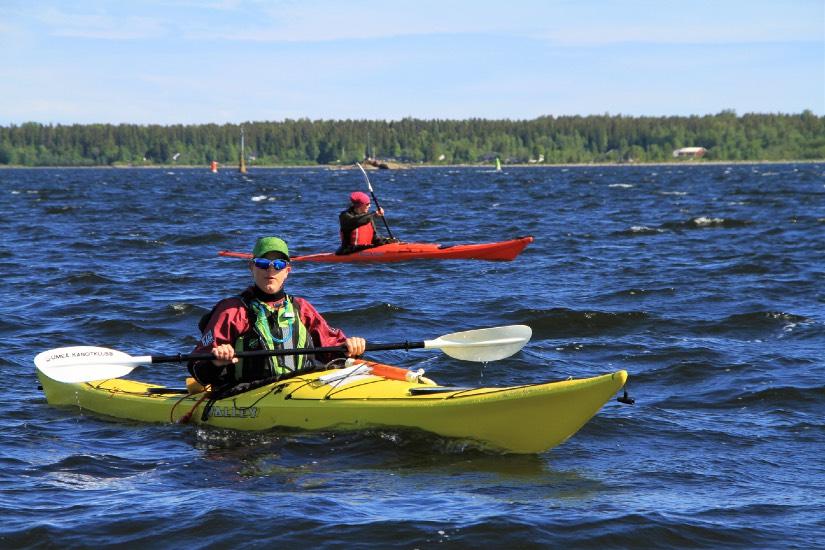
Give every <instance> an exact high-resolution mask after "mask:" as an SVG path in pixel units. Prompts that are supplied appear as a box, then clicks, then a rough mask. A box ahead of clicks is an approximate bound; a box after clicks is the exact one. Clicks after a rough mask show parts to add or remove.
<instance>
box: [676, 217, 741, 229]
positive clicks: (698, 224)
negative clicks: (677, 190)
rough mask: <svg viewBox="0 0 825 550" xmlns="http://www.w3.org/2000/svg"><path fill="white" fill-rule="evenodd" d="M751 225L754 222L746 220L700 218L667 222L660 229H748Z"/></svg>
mask: <svg viewBox="0 0 825 550" xmlns="http://www.w3.org/2000/svg"><path fill="white" fill-rule="evenodd" d="M751 224H752V222H749V221H746V220H737V219H734V218H710V217H707V216H698V217H696V218H691V219H689V220H684V221H678V222H666V223H663V224H662V225H661V226H660V227H662V228H665V229H672V230H684V229H706V228H723V229H733V228H738V227H746V226H748V225H751Z"/></svg>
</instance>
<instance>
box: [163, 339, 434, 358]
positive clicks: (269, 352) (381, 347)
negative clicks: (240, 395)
mask: <svg viewBox="0 0 825 550" xmlns="http://www.w3.org/2000/svg"><path fill="white" fill-rule="evenodd" d="M423 347H425V345H424V342H396V343H392V344H367V347H366V350H365V351H385V350H392V349H403V350H411V349H421V348H423ZM336 351H337V352H344V351H347V346H327V347H320V348H296V349H261V350H255V351H239V352H237V353H236V354H235V356H236V357H270V356H273V355H311V354H315V353H333V352H336ZM214 358H215V356H214V355H212V354H211V353H194V354H191V355H183V354H180V353H179V354H177V355H153V356H152V363H182V362H184V361H206V360H210V359H214Z"/></svg>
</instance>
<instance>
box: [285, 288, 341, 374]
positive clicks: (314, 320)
mask: <svg viewBox="0 0 825 550" xmlns="http://www.w3.org/2000/svg"><path fill="white" fill-rule="evenodd" d="M293 300H294V301H295V302H296V305H297V306H298V309H299V310H300V312H301V321H303V323H304V326H305V327H306V328H307V331H309V335H310V337H311V338H312V344H313V345H314V346H315V347H316V348H318V347H328V346H345V345H346V344H347V336H346V334H344V331H343V330H341V329H339V328H335V327H331V326H329V323H327V321H326V319H324V317H323V316H322V315H321V314H320V313H318V310H317V309H315V307H314V306H313V305H312V304H310V303H309V302H308V301H306V300H304V299H303V298H298V297H293ZM316 357H317V358H318V360H319V361H322V362H324V363H328V362H330V361H332V360H333V359H337V358H340V357H346V353H344V352H340V353H318V354H316Z"/></svg>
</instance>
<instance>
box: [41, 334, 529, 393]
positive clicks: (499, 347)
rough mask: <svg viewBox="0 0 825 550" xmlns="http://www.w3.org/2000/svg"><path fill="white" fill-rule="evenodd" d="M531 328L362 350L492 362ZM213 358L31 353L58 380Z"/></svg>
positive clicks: (86, 350) (73, 350) (78, 349)
mask: <svg viewBox="0 0 825 550" xmlns="http://www.w3.org/2000/svg"><path fill="white" fill-rule="evenodd" d="M532 334H533V331H532V330H531V329H530V327H528V326H526V325H507V326H503V327H492V328H482V329H477V330H467V331H464V332H454V333H452V334H445V335H444V336H440V337H438V338H436V339H435V340H424V341H422V342H399V343H394V344H367V347H366V351H383V350H398V349H403V350H411V349H421V348H424V349H440V350H441V351H443V352H444V353H446V354H447V355H449V356H450V357H455V358H456V359H461V360H463V361H479V362H487V361H497V360H499V359H504V358H505V357H510V356H511V355H513V354H514V353H516V352H518V351H519V350H520V349H521V348H523V347H524V344H526V343H527V341H528V340H530V336H532ZM346 350H347V348H346V346H329V347H320V348H301V349H284V350H256V351H243V352H239V353H237V354H236V355H237V356H238V357H261V356H271V355H303V354H314V353H324V352H345V351H346ZM206 359H214V356H213V355H212V354H211V353H196V354H191V355H181V354H178V355H158V356H152V355H143V356H139V357H132V356H131V355H128V354H126V353H123V352H122V351H117V350H113V349H108V348H99V347H95V346H73V347H65V348H56V349H52V350H48V351H44V352H41V353H39V354H37V357H35V358H34V365H35V366H36V367H37V369H38V370H39V371H40V372H42V373H43V374H45V375H46V376H48V377H49V378H51V379H53V380H57V381H58V382H68V383H75V382H90V381H92V380H104V379H108V378H120V377H121V376H126V375H127V374H129V373H130V372H132V370H133V369H134V368H135V367H137V366H138V365H142V364H145V363H180V362H183V361H191V360H206Z"/></svg>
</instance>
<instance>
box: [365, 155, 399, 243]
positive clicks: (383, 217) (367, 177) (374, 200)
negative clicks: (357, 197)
mask: <svg viewBox="0 0 825 550" xmlns="http://www.w3.org/2000/svg"><path fill="white" fill-rule="evenodd" d="M355 164H356V166H358V168H360V169H361V173H362V174H364V181H366V182H367V189H369V190H370V195H372V202H374V203H375V209H376V210H378V209H379V208H381V205H380V204H378V197H376V196H375V192H373V190H372V184H371V183H370V178H369V176H367V171H366V170H364V167H363V166H361V164H360V163H358V162H356V163H355ZM381 219H382V220H384V227H386V228H387V234H388V235H389V236H390V239H394V238H395V237H393V236H392V231H390V226H389V224H388V223H387V217H386V216H381Z"/></svg>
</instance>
